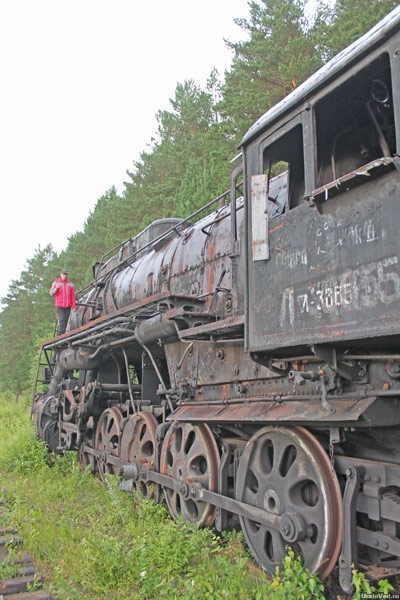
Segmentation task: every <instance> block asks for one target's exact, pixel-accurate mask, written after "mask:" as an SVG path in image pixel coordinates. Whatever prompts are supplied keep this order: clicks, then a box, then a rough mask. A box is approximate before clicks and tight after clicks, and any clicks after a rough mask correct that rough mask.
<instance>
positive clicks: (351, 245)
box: [248, 171, 400, 351]
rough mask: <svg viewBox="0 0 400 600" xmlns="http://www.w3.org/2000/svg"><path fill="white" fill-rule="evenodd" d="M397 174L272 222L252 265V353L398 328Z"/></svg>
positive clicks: (399, 221) (399, 218) (398, 330)
mask: <svg viewBox="0 0 400 600" xmlns="http://www.w3.org/2000/svg"><path fill="white" fill-rule="evenodd" d="M398 177H399V175H398V173H397V172H396V171H393V172H392V173H390V174H388V175H387V176H385V177H381V178H380V179H378V180H375V181H371V182H370V184H369V189H368V195H366V193H365V191H366V190H365V187H363V186H360V187H358V188H356V189H354V190H351V191H348V192H346V193H344V194H342V195H341V196H340V198H336V199H334V200H332V201H331V202H329V203H326V204H324V205H322V208H321V209H320V210H317V209H316V208H315V207H310V206H308V205H307V204H303V205H301V206H299V207H297V208H296V209H294V210H292V211H290V212H289V213H287V214H286V215H282V216H281V217H277V218H276V219H274V221H273V222H271V226H270V231H269V236H270V250H271V252H270V260H269V261H258V262H253V263H251V272H250V278H249V331H248V335H249V347H250V350H251V351H261V350H267V351H269V350H272V349H278V348H286V347H296V346H297V347H298V346H302V345H306V344H315V343H326V342H334V341H341V340H346V339H348V338H350V337H351V338H352V339H360V338H366V337H369V336H382V335H392V334H399V333H400V320H399V317H400V294H399V292H400V241H399V236H398V231H399V229H400V212H399V206H400V192H399V188H398Z"/></svg>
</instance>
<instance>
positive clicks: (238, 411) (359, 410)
mask: <svg viewBox="0 0 400 600" xmlns="http://www.w3.org/2000/svg"><path fill="white" fill-rule="evenodd" d="M249 400H250V399H249ZM376 400H377V397H376V396H371V397H370V398H361V399H359V400H354V398H353V399H350V400H330V405H332V406H333V407H334V408H335V412H334V413H332V412H330V411H327V410H326V409H324V407H323V406H322V404H321V402H320V400H319V399H317V398H315V399H310V400H298V401H289V402H266V401H251V400H250V401H247V402H246V403H245V404H243V400H242V401H240V400H237V401H235V402H234V401H231V402H229V403H228V404H224V405H223V404H219V403H218V404H215V405H210V404H207V405H204V404H202V405H199V404H195V403H190V404H189V403H188V404H185V405H184V406H180V407H179V408H177V409H176V410H175V411H174V412H173V413H171V415H170V416H169V417H168V418H167V420H168V421H187V422H193V423H196V422H201V423H203V422H204V421H205V420H206V421H207V423H232V422H233V423H240V422H244V423H264V422H265V423H271V422H272V423H283V422H292V423H302V424H307V423H308V424H313V425H315V424H319V425H323V424H324V423H329V424H332V423H335V422H337V421H339V422H343V421H345V422H346V424H347V425H349V424H350V423H354V424H356V423H358V424H360V419H361V416H362V415H363V414H364V413H365V412H366V411H367V410H368V408H369V407H370V406H372V404H373V403H374V402H375V401H376ZM368 421H369V420H368Z"/></svg>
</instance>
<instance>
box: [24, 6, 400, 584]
mask: <svg viewBox="0 0 400 600" xmlns="http://www.w3.org/2000/svg"><path fill="white" fill-rule="evenodd" d="M399 147H400V9H399V8H398V9H395V10H394V11H393V12H391V13H390V14H389V15H388V16H387V17H386V18H385V19H384V20H383V21H381V22H380V23H379V24H378V25H377V26H376V27H375V28H373V29H372V30H371V31H370V32H368V34H366V35H365V36H363V37H362V38H360V40H358V41H357V42H355V43H354V44H352V45H351V46H350V47H349V48H347V49H346V50H344V51H343V52H342V53H340V54H339V55H338V56H337V57H336V58H334V59H333V60H332V61H330V62H329V63H328V64H327V65H325V66H324V67H323V68H322V69H320V70H319V71H318V72H317V73H316V74H315V75H313V76H312V77H311V78H310V79H309V80H307V81H306V82H305V83H304V84H302V85H301V86H299V87H298V88H297V89H295V90H294V91H293V92H292V93H291V94H290V95H289V96H287V97H286V98H285V99H284V100H283V101H282V102H280V103H279V104H278V105H276V106H275V107H274V108H272V109H271V110H269V111H268V112H267V113H266V114H265V115H264V116H262V117H261V118H260V119H259V121H257V123H255V124H254V125H253V126H252V127H251V128H250V130H249V131H248V132H247V134H246V135H245V136H244V138H243V141H242V143H241V147H240V151H241V153H240V155H239V156H238V157H237V159H236V165H235V166H234V168H233V170H232V176H231V187H230V190H229V191H228V192H227V193H226V194H222V195H221V197H219V198H218V199H217V202H218V204H217V205H216V206H214V207H213V203H212V202H210V203H209V205H208V206H207V208H209V209H210V210H211V208H213V210H212V211H211V212H210V214H208V216H206V217H203V218H201V219H199V220H197V216H198V214H200V211H199V213H198V214H195V215H192V216H191V217H190V218H189V219H188V220H183V221H181V220H176V219H169V220H161V221H157V222H155V223H153V224H152V225H150V226H149V227H148V228H147V229H146V230H144V231H143V232H142V233H140V234H139V235H138V236H136V237H134V238H132V239H130V240H128V241H127V242H124V243H123V244H122V245H121V247H120V248H119V249H118V251H117V253H116V254H115V255H114V256H112V257H111V258H107V257H104V259H103V260H102V261H100V262H99V263H98V264H97V265H96V266H95V268H94V281H93V283H92V284H91V285H90V286H88V287H87V288H86V289H85V290H84V292H83V295H82V297H81V299H80V302H79V304H80V306H79V310H77V312H76V313H73V314H72V315H71V318H70V322H69V326H68V329H67V333H65V334H64V335H62V336H59V337H57V338H55V339H52V340H49V341H46V342H44V343H43V344H42V354H41V361H40V365H41V366H44V367H45V368H44V369H43V371H44V374H45V375H44V377H43V381H44V383H45V387H44V389H43V390H42V391H40V392H39V390H37V392H36V394H35V397H34V403H33V412H34V417H35V423H36V426H37V429H38V432H39V435H40V436H41V437H42V438H43V439H44V440H45V441H46V443H47V444H48V446H49V447H50V448H51V449H53V450H56V451H64V450H77V451H78V453H79V460H80V461H81V463H82V465H83V466H85V467H86V466H90V467H91V468H92V469H93V471H96V472H98V473H99V474H100V475H101V476H104V475H105V474H106V473H114V474H120V476H121V488H122V489H126V490H137V491H138V492H139V493H140V494H142V495H143V496H145V497H152V496H154V497H155V499H156V500H160V499H161V498H164V499H165V502H166V504H167V506H168V509H169V512H170V513H171V515H172V516H173V517H175V518H176V517H177V516H178V515H181V514H182V515H183V517H184V518H185V519H187V520H189V521H191V522H193V523H197V524H199V525H204V526H205V525H207V526H214V527H216V528H217V529H218V530H222V529H224V528H229V527H238V526H240V527H241V528H242V530H243V532H244V536H245V539H246V541H247V543H248V545H249V547H250V549H251V550H252V552H253V554H254V557H255V559H256V560H257V561H258V562H259V564H260V565H262V567H263V568H264V569H265V570H266V572H267V573H274V571H275V567H276V566H277V565H278V564H279V563H280V562H281V561H282V559H283V557H284V556H285V553H286V548H287V547H288V546H291V547H293V548H295V550H296V551H297V552H300V553H301V554H302V555H303V557H304V562H305V566H306V567H308V568H309V569H310V570H311V571H312V572H318V573H320V575H321V577H326V576H327V575H328V574H330V573H331V572H332V570H333V569H334V568H337V569H338V574H339V580H340V584H341V586H342V588H343V590H346V591H348V590H350V588H351V566H352V564H354V565H355V566H356V567H357V568H359V569H363V570H365V572H366V573H367V575H368V576H369V577H371V578H379V577H387V576H391V575H396V574H399V571H400V235H399V231H400V172H399V165H400V162H399Z"/></svg>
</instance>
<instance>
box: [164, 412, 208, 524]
mask: <svg viewBox="0 0 400 600" xmlns="http://www.w3.org/2000/svg"><path fill="white" fill-rule="evenodd" d="M219 463H220V457H219V452H218V446H217V443H216V441H215V438H214V436H213V434H212V432H211V429H210V428H209V427H208V426H207V425H203V424H200V425H193V424H192V423H180V422H177V421H176V422H175V423H173V425H172V426H171V427H170V429H169V430H168V433H167V435H166V436H165V440H164V443H163V446H162V450H161V457H160V471H161V473H163V474H165V475H169V476H170V477H173V478H174V479H176V480H178V481H179V482H180V486H178V487H179V491H177V490H176V489H171V488H168V487H164V495H165V500H166V503H167V506H168V509H169V512H170V514H171V516H172V517H173V518H174V519H177V518H178V516H179V515H182V516H183V518H184V519H185V520H186V521H190V522H191V523H195V524H196V525H197V526H198V527H201V526H210V525H212V523H213V522H214V520H215V507H214V506H213V505H212V504H210V503H208V502H202V501H200V500H197V499H196V497H191V496H190V494H188V493H187V490H188V488H189V487H190V485H192V484H195V483H196V484H198V485H199V486H201V487H203V488H205V489H207V490H210V491H216V490H217V485H218V470H219Z"/></svg>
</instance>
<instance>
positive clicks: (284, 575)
mask: <svg viewBox="0 0 400 600" xmlns="http://www.w3.org/2000/svg"><path fill="white" fill-rule="evenodd" d="M271 590H273V597H274V600H311V599H312V598H315V599H318V600H325V596H324V586H323V584H322V583H321V581H320V580H319V579H318V577H317V576H316V575H311V574H310V572H309V571H308V569H305V568H304V567H303V565H302V563H301V560H300V558H298V557H295V555H294V552H293V550H290V549H288V551H287V555H286V557H285V559H284V561H283V569H282V570H279V569H277V570H276V575H275V578H274V580H273V581H272V583H271Z"/></svg>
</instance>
